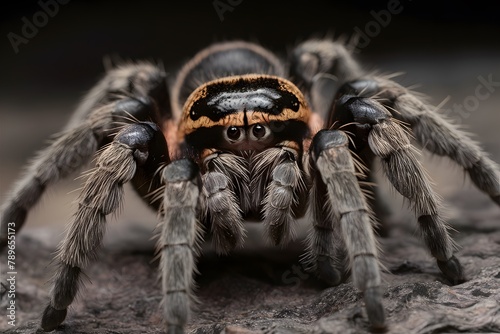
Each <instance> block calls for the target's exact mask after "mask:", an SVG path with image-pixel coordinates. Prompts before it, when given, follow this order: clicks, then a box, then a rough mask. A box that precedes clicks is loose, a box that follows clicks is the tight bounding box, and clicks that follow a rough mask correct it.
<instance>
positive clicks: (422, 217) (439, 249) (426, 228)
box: [368, 120, 464, 282]
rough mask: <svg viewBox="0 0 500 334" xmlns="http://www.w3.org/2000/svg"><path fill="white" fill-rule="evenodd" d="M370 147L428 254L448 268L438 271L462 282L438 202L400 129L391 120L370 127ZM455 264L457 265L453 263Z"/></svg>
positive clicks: (412, 149) (406, 138)
mask: <svg viewBox="0 0 500 334" xmlns="http://www.w3.org/2000/svg"><path fill="white" fill-rule="evenodd" d="M368 141H369V145H370V147H371V149H372V151H373V152H374V153H375V154H376V155H377V156H379V157H380V158H381V159H382V166H383V169H384V172H385V174H386V175H387V177H388V179H389V181H390V182H391V183H392V185H393V186H394V188H395V189H396V190H397V191H398V192H399V193H400V194H401V195H403V196H404V197H405V198H407V199H408V200H409V201H410V203H411V205H412V207H413V210H414V212H415V214H416V215H417V217H418V222H419V227H420V231H421V232H422V236H423V239H424V241H425V243H426V245H427V247H428V248H429V250H430V252H431V254H432V255H433V256H434V257H435V258H436V259H437V261H438V263H439V262H441V265H440V268H441V267H443V264H442V263H449V264H450V268H448V269H445V270H443V268H441V271H442V272H443V273H444V274H445V275H446V276H447V277H448V278H449V279H450V280H451V281H452V282H460V281H463V280H464V277H463V272H462V270H461V267H460V265H459V263H458V261H457V260H456V259H455V258H454V257H453V249H454V245H453V241H452V239H451V237H450V235H449V233H448V227H447V225H446V223H445V221H444V220H443V218H442V217H441V214H440V208H441V204H440V200H439V198H438V196H437V195H436V194H435V193H434V191H433V190H432V188H431V184H430V182H429V180H428V179H427V177H426V175H425V172H424V170H423V168H422V166H421V165H420V163H419V162H418V160H417V158H416V156H415V152H416V149H415V148H414V147H413V146H412V145H411V143H410V140H409V137H408V135H407V134H406V133H405V131H404V130H403V128H402V127H401V126H400V125H398V124H396V123H395V122H393V121H391V120H384V121H382V122H381V123H380V124H376V125H374V126H373V129H372V131H371V132H370V135H369V138H368ZM455 262H456V263H455Z"/></svg>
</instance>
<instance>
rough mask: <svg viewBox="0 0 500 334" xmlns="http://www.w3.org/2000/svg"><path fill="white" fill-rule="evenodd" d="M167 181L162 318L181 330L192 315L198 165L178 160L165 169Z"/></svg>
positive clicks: (162, 226)
mask: <svg viewBox="0 0 500 334" xmlns="http://www.w3.org/2000/svg"><path fill="white" fill-rule="evenodd" d="M162 180H163V182H164V184H165V189H164V196H163V207H162V216H161V219H160V223H159V225H158V228H159V229H160V236H159V239H158V243H157V252H158V254H159V255H160V257H161V260H160V271H161V282H162V290H163V299H162V307H163V318H164V320H165V322H166V325H167V329H168V333H177V332H182V331H183V328H184V326H185V325H186V323H187V322H188V320H189V317H190V306H191V305H192V302H193V301H195V300H194V297H193V295H192V290H193V285H194V283H193V274H194V272H195V256H196V253H197V249H196V245H197V240H200V235H201V227H200V225H199V223H198V219H197V207H198V200H199V194H200V190H199V186H198V167H197V166H196V164H194V163H193V162H191V161H190V160H177V161H174V162H172V163H171V164H169V165H168V166H166V167H165V168H164V170H163V172H162Z"/></svg>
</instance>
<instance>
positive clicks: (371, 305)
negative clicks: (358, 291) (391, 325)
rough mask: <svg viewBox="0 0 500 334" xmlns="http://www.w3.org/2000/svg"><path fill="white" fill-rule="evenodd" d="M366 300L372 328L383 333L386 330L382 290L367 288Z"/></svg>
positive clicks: (378, 287)
mask: <svg viewBox="0 0 500 334" xmlns="http://www.w3.org/2000/svg"><path fill="white" fill-rule="evenodd" d="M364 298H365V305H366V311H367V313H368V319H369V320H370V324H371V327H372V328H373V329H374V330H376V331H377V332H379V331H382V330H383V329H385V328H386V326H385V311H384V305H383V304H382V289H381V288H380V286H375V287H370V288H367V289H366V290H365V292H364Z"/></svg>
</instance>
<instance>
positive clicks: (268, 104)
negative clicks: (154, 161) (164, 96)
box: [178, 74, 311, 141]
mask: <svg viewBox="0 0 500 334" xmlns="http://www.w3.org/2000/svg"><path fill="white" fill-rule="evenodd" d="M255 106H257V107H256V108H254V107H255ZM233 107H235V108H233ZM210 108H212V109H210ZM214 108H215V109H214ZM217 108H218V109H217ZM232 108H233V109H232ZM266 108H268V109H266ZM310 116H311V111H310V109H309V106H308V105H307V102H306V100H305V98H304V96H303V94H302V92H301V91H300V90H299V89H298V88H297V87H296V86H295V85H294V84H293V83H292V82H290V81H288V80H286V79H283V78H280V77H277V76H272V75H261V74H248V75H240V76H230V77H224V78H220V79H217V80H213V81H209V82H207V83H205V84H203V85H201V86H200V87H198V88H197V89H196V90H195V91H193V92H192V93H191V95H190V96H189V97H188V99H187V101H186V103H185V104H184V108H183V111H182V116H181V119H180V122H179V132H178V136H179V140H180V141H183V140H184V137H185V136H186V135H189V134H191V133H193V132H195V131H196V130H198V129H200V128H211V127H215V126H222V127H227V126H237V127H243V126H251V125H253V124H257V123H260V124H266V123H269V122H273V121H288V120H294V121H300V122H304V123H306V124H307V123H308V122H309V118H310Z"/></svg>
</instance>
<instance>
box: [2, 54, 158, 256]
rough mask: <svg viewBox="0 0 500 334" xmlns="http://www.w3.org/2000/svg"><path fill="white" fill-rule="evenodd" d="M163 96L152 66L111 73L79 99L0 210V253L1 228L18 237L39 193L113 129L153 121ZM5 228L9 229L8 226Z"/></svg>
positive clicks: (98, 145)
mask: <svg viewBox="0 0 500 334" xmlns="http://www.w3.org/2000/svg"><path fill="white" fill-rule="evenodd" d="M167 103H168V92H167V88H166V84H165V73H163V71H162V70H160V69H159V68H157V67H156V66H154V65H152V64H146V63H143V64H133V65H132V64H130V65H127V66H122V67H119V68H117V69H114V70H111V71H110V72H109V73H108V74H107V75H106V76H105V77H104V78H103V79H102V80H101V81H100V82H99V83H98V84H97V85H96V86H95V87H94V88H93V89H92V90H91V91H90V92H89V94H88V95H87V96H86V97H85V99H84V100H83V101H82V103H81V104H80V106H79V107H78V108H77V110H76V111H75V113H74V115H73V118H72V119H71V120H70V122H69V124H68V126H67V127H66V129H65V130H64V131H63V132H62V133H61V134H59V135H58V136H57V138H56V139H55V140H53V141H52V143H51V144H50V145H49V146H48V147H46V148H45V149H43V150H42V151H40V153H39V154H38V155H37V157H36V158H35V159H34V161H33V163H32V164H31V165H30V166H29V168H28V169H27V171H26V173H25V175H24V177H23V178H22V179H21V180H19V181H18V182H17V184H16V185H15V187H14V188H13V189H12V191H11V192H10V194H9V197H8V198H7V200H6V201H5V202H4V203H3V205H2V207H1V208H0V249H1V248H3V247H4V246H5V245H6V243H7V227H8V226H12V225H13V224H12V223H14V224H15V229H16V230H17V231H19V230H20V229H21V227H22V225H23V224H24V221H25V219H26V216H27V214H28V211H29V210H30V209H31V208H32V207H33V206H34V205H35V204H36V203H37V202H38V200H39V199H40V197H41V196H42V195H43V193H44V191H45V189H46V188H47V187H48V186H50V185H52V184H54V183H55V182H57V181H58V180H60V179H62V178H64V177H66V176H68V175H70V174H72V173H73V172H75V171H76V170H78V169H79V168H80V167H82V166H83V165H84V164H86V163H87V162H88V161H89V160H90V159H91V157H92V156H93V155H94V153H95V152H96V151H97V150H98V149H99V148H101V147H102V146H103V145H104V144H105V143H107V142H109V141H110V140H112V136H113V132H116V131H117V127H120V126H122V125H123V124H126V123H131V122H134V121H137V120H142V121H149V120H151V121H158V120H159V118H160V113H161V112H165V110H164V108H166V106H167ZM9 223H11V224H10V225H9Z"/></svg>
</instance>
